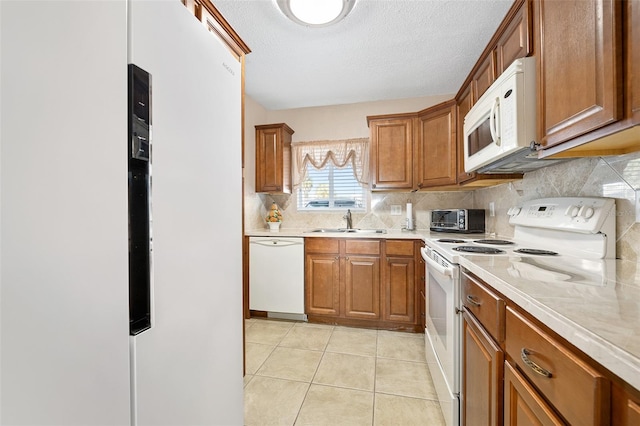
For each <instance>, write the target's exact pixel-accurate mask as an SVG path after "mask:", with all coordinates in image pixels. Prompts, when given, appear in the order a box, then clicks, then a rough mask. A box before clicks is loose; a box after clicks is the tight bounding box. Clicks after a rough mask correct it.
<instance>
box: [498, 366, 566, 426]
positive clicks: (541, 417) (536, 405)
mask: <svg viewBox="0 0 640 426" xmlns="http://www.w3.org/2000/svg"><path fill="white" fill-rule="evenodd" d="M504 424H505V425H510V426H520V425H545V426H547V425H564V424H565V423H564V422H563V421H562V419H560V417H558V415H556V414H555V412H554V411H553V409H552V408H551V407H550V406H549V404H547V403H546V402H545V400H544V399H543V398H542V397H541V396H540V395H539V394H538V393H537V392H536V390H535V389H534V388H533V387H532V386H531V385H530V384H529V383H528V382H527V380H526V379H525V378H524V377H522V376H521V375H520V373H518V371H517V370H516V369H514V368H513V367H511V365H510V364H509V363H508V362H505V364H504Z"/></svg>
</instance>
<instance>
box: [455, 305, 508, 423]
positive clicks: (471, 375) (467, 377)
mask: <svg viewBox="0 0 640 426" xmlns="http://www.w3.org/2000/svg"><path fill="white" fill-rule="evenodd" d="M462 336H463V337H462V339H463V353H462V366H463V367H462V389H463V395H464V396H463V398H462V401H461V409H462V418H463V423H464V424H467V425H487V426H489V425H496V426H497V425H501V424H502V364H503V363H504V352H503V351H502V349H501V348H500V346H498V344H497V343H496V342H495V341H494V340H493V339H492V338H491V336H490V335H489V333H487V331H486V330H485V329H484V328H483V327H482V325H481V324H480V323H479V322H478V321H477V320H476V319H475V318H474V317H473V315H471V314H469V313H468V312H464V314H463V332H462Z"/></svg>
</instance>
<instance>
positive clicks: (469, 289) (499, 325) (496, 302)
mask: <svg viewBox="0 0 640 426" xmlns="http://www.w3.org/2000/svg"><path fill="white" fill-rule="evenodd" d="M462 304H463V305H464V307H465V308H466V310H467V311H469V312H471V313H472V314H473V315H474V316H475V317H476V318H477V319H478V321H480V323H481V324H482V325H483V326H484V328H485V329H486V330H487V331H488V332H489V334H490V335H491V337H493V338H494V339H495V340H496V341H497V342H498V343H502V342H503V341H504V307H505V302H504V300H503V299H501V298H500V297H499V296H498V295H496V294H495V293H494V292H492V291H491V290H489V289H488V288H487V287H485V286H483V285H482V284H480V283H479V282H478V281H476V280H475V279H474V278H472V277H470V276H468V275H466V274H462Z"/></svg>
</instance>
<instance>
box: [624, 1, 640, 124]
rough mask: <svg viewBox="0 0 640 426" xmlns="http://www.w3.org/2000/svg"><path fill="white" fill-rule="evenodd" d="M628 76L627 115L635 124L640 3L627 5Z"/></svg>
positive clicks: (638, 115) (639, 96) (639, 105)
mask: <svg viewBox="0 0 640 426" xmlns="http://www.w3.org/2000/svg"><path fill="white" fill-rule="evenodd" d="M626 7H627V8H626V10H625V15H626V25H627V26H626V38H625V43H626V45H627V48H626V55H627V57H626V64H627V65H626V70H625V71H626V75H627V87H626V89H625V96H626V99H627V107H626V108H627V109H628V111H629V113H628V114H627V115H628V116H629V117H630V118H631V120H632V122H633V123H636V124H637V123H640V3H639V2H637V1H628V2H627V3H626Z"/></svg>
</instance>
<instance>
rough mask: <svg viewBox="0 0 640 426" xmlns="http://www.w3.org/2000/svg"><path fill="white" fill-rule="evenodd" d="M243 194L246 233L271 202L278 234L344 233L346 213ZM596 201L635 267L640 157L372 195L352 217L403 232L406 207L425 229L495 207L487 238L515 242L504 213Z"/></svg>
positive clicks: (292, 198)
mask: <svg viewBox="0 0 640 426" xmlns="http://www.w3.org/2000/svg"><path fill="white" fill-rule="evenodd" d="M251 190H252V188H251V189H250V188H247V189H246V191H245V228H246V229H249V230H250V229H263V228H265V227H266V223H265V221H264V217H265V216H266V214H267V209H268V208H269V207H270V205H271V203H272V202H276V203H278V206H280V208H281V209H282V212H283V216H284V221H283V222H282V229H286V228H290V229H307V228H321V227H326V228H336V227H344V226H345V224H346V222H345V220H344V219H343V215H344V213H345V212H346V209H345V211H344V212H333V213H315V212H298V211H296V195H295V194H292V195H273V196H272V195H266V194H256V193H255V192H251ZM559 196H564V197H571V196H596V197H611V198H615V199H616V207H617V231H616V241H617V245H616V251H617V257H618V258H620V259H625V260H629V261H633V262H638V255H640V224H639V223H636V218H637V217H638V219H640V211H638V210H639V208H638V205H639V201H638V197H640V154H639V153H634V154H628V155H623V156H612V157H592V158H581V159H576V160H570V161H566V162H563V163H560V164H556V165H553V166H549V167H546V168H543V169H539V170H536V171H534V172H530V173H527V174H525V175H524V177H523V179H522V180H520V181H515V182H512V183H507V184H503V185H498V186H495V187H489V188H482V189H476V190H474V191H450V192H416V193H409V192H407V193H398V192H393V193H371V194H370V197H371V204H370V205H371V208H370V209H369V211H368V212H366V213H353V214H352V215H353V226H354V227H357V228H386V229H401V228H402V227H403V226H404V225H405V217H406V215H405V205H406V203H407V202H411V203H412V204H413V211H414V220H415V227H416V228H417V229H428V227H429V219H430V217H429V216H430V211H431V210H433V209H439V208H482V209H486V210H487V212H488V211H489V203H491V202H493V203H494V205H495V212H496V215H495V217H489V216H488V214H487V224H486V225H487V232H490V233H495V234H496V236H503V237H511V236H513V227H511V226H510V225H509V220H508V216H507V214H506V213H507V210H508V209H509V207H511V206H513V205H516V204H518V203H519V202H522V201H526V200H532V199H537V198H545V197H559ZM392 205H400V206H401V208H402V214H401V215H399V216H396V215H391V206H392Z"/></svg>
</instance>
